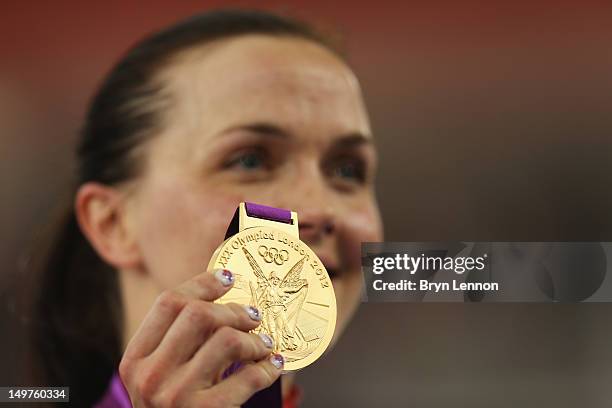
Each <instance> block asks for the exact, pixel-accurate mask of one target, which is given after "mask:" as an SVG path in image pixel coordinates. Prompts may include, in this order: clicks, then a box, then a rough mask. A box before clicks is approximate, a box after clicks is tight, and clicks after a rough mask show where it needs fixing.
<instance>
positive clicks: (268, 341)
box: [259, 333, 274, 349]
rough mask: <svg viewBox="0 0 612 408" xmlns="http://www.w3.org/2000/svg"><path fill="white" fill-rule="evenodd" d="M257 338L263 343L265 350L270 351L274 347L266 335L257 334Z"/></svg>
mask: <svg viewBox="0 0 612 408" xmlns="http://www.w3.org/2000/svg"><path fill="white" fill-rule="evenodd" d="M259 337H261V341H263V343H264V344H265V345H266V347H267V348H269V349H271V348H273V347H274V341H273V340H272V337H270V336H268V335H267V334H266V333H259Z"/></svg>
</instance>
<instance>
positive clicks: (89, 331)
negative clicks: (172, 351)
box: [28, 10, 341, 406]
mask: <svg viewBox="0 0 612 408" xmlns="http://www.w3.org/2000/svg"><path fill="white" fill-rule="evenodd" d="M246 34H264V35H272V36H294V37H298V38H302V39H306V40H310V41H314V42H316V43H318V44H320V45H322V46H324V47H326V48H328V49H329V50H331V51H332V52H334V53H336V54H338V55H341V54H340V53H339V52H338V50H337V48H336V47H335V46H334V45H333V44H332V43H330V41H329V40H327V39H324V38H323V37H322V36H321V35H319V34H318V33H316V32H315V31H314V30H313V29H312V28H310V27H309V26H307V25H305V24H303V23H300V22H297V21H294V20H292V19H287V18H284V17H280V16H277V15H274V14H270V13H267V12H261V11H237V10H221V11H213V12H209V13H205V14H200V15H197V16H195V17H191V18H189V19H187V20H185V21H182V22H180V23H178V24H176V25H173V26H171V27H169V28H167V29H165V30H163V31H160V32H158V33H155V34H153V35H151V36H149V37H148V38H145V39H144V40H142V41H141V42H139V43H138V44H136V45H135V46H134V47H132V48H131V49H130V50H129V51H128V52H127V53H126V54H125V55H124V56H123V58H122V59H121V60H120V61H119V62H118V63H117V65H115V66H114V68H113V69H112V70H111V71H110V73H109V74H108V76H107V77H106V79H105V80H104V82H103V83H102V85H101V86H100V88H99V90H98V92H97V94H96V95H95V96H94V98H93V100H92V103H91V105H90V107H89V111H88V114H87V116H86V121H85V125H84V127H83V131H82V134H81V140H80V144H79V146H78V151H77V152H78V154H77V162H78V174H77V183H75V186H74V188H73V189H72V191H71V193H70V195H69V197H68V199H67V204H66V206H65V207H64V208H63V209H62V210H61V212H60V214H59V215H58V217H56V218H57V220H56V223H55V226H53V227H51V228H50V230H49V233H48V235H47V239H45V240H44V241H45V242H47V246H46V248H42V253H41V254H39V256H36V257H34V258H35V259H33V262H32V266H33V269H34V273H35V275H32V276H33V278H32V282H34V283H35V286H34V292H33V296H32V297H31V304H30V309H29V312H28V313H29V315H28V316H29V320H30V321H31V324H30V326H29V331H30V344H31V347H32V350H31V352H32V353H35V354H32V357H33V359H34V360H33V361H34V363H35V364H36V365H37V368H38V370H34V371H32V373H31V374H32V379H35V381H36V383H38V384H44V385H57V386H60V385H61V386H70V387H71V388H70V401H71V403H72V404H73V405H75V406H91V405H92V404H94V403H95V401H97V400H98V399H99V398H100V397H101V396H102V394H103V393H104V391H105V389H106V387H107V385H108V381H109V379H110V377H111V375H112V373H113V372H114V370H116V369H117V367H118V364H119V361H120V359H121V353H122V327H123V321H122V305H121V299H120V291H119V285H118V279H117V272H116V271H115V270H113V268H111V267H110V266H109V265H107V264H106V263H104V262H103V261H102V260H101V259H100V258H99V256H98V255H97V254H96V252H95V251H94V249H93V248H92V247H91V245H90V244H89V242H88V241H87V239H86V238H85V237H84V236H83V234H82V233H81V231H80V229H79V226H78V224H77V220H76V217H75V214H74V210H73V205H72V200H73V197H74V193H75V190H76V187H77V186H78V185H79V184H81V183H84V182H87V181H96V182H101V183H104V184H108V185H116V184H118V183H122V182H125V181H128V180H130V179H132V178H133V177H135V176H136V175H138V173H139V170H140V168H139V165H140V163H141V162H142V160H138V157H137V151H138V149H135V148H136V147H137V146H139V145H141V144H142V143H143V141H145V140H146V139H148V138H150V137H151V136H152V135H154V134H155V133H156V132H158V131H159V128H160V127H161V126H162V121H161V120H160V113H161V112H162V111H163V109H164V107H165V104H166V103H167V102H168V98H167V95H166V94H165V91H164V87H163V84H160V83H157V82H156V81H155V75H156V74H157V73H159V71H160V70H161V69H163V68H164V66H165V65H166V64H168V63H169V62H170V60H171V58H172V57H173V56H175V55H176V54H177V53H179V52H181V51H184V50H187V49H189V48H190V47H195V46H198V45H201V44H204V43H209V42H211V41H215V40H219V39H226V38H229V37H235V36H240V35H246Z"/></svg>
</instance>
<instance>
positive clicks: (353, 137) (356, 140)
mask: <svg viewBox="0 0 612 408" xmlns="http://www.w3.org/2000/svg"><path fill="white" fill-rule="evenodd" d="M237 130H243V131H244V130H246V131H249V132H253V133H256V134H258V135H260V136H269V137H273V138H278V139H287V138H289V137H290V133H289V132H287V131H286V130H284V129H283V128H281V127H279V126H277V125H274V124H272V123H267V122H257V123H250V124H243V125H238V126H232V127H230V128H228V129H226V130H224V131H223V132H221V134H226V133H230V132H234V131H237ZM360 145H371V146H374V141H373V138H372V137H371V136H366V135H365V134H363V133H361V132H351V133H347V134H344V135H341V136H339V137H337V138H335V140H334V141H333V147H344V148H348V147H356V146H360Z"/></svg>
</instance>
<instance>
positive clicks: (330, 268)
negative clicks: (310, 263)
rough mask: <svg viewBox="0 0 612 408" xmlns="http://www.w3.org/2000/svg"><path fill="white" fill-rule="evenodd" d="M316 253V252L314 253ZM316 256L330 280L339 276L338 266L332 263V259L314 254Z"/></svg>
mask: <svg viewBox="0 0 612 408" xmlns="http://www.w3.org/2000/svg"><path fill="white" fill-rule="evenodd" d="M315 253H316V251H315ZM316 254H317V256H318V257H319V259H320V260H321V262H322V263H323V266H324V267H325V269H326V270H327V273H328V274H329V277H330V278H331V279H334V278H336V277H338V276H339V275H340V273H339V272H340V266H339V265H338V263H337V262H334V261H332V258H331V257H330V256H327V255H324V254H318V253H316Z"/></svg>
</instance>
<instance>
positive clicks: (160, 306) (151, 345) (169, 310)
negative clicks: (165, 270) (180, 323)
mask: <svg viewBox="0 0 612 408" xmlns="http://www.w3.org/2000/svg"><path fill="white" fill-rule="evenodd" d="M233 282H234V279H233V274H232V273H231V272H230V271H228V270H216V271H214V272H210V271H208V272H204V273H202V274H199V275H197V276H196V277H194V278H192V279H190V280H189V281H187V282H185V283H184V284H183V285H181V286H179V287H178V288H177V289H172V290H166V291H164V292H162V293H161V294H160V295H159V296H158V297H157V299H156V300H155V303H154V304H153V306H152V307H151V309H150V310H149V312H148V313H147V315H146V316H145V318H144V320H143V322H142V324H141V325H140V327H139V328H138V330H137V331H136V333H135V334H134V336H133V337H132V339H131V340H130V342H129V344H128V346H127V348H126V351H125V353H124V356H125V357H127V358H142V357H146V356H148V355H149V354H151V353H152V352H153V351H154V350H155V349H156V348H157V346H158V345H159V344H160V342H161V341H162V339H163V337H164V335H165V333H166V331H167V330H168V329H169V328H170V326H171V325H172V323H173V322H174V320H175V319H176V317H177V316H178V315H179V313H180V312H181V310H182V309H183V308H184V307H185V305H186V304H187V303H188V302H189V301H190V300H192V299H201V300H212V299H216V298H217V297H220V296H222V295H223V294H225V293H226V292H227V291H228V290H229V289H230V288H231V287H232V285H233Z"/></svg>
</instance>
